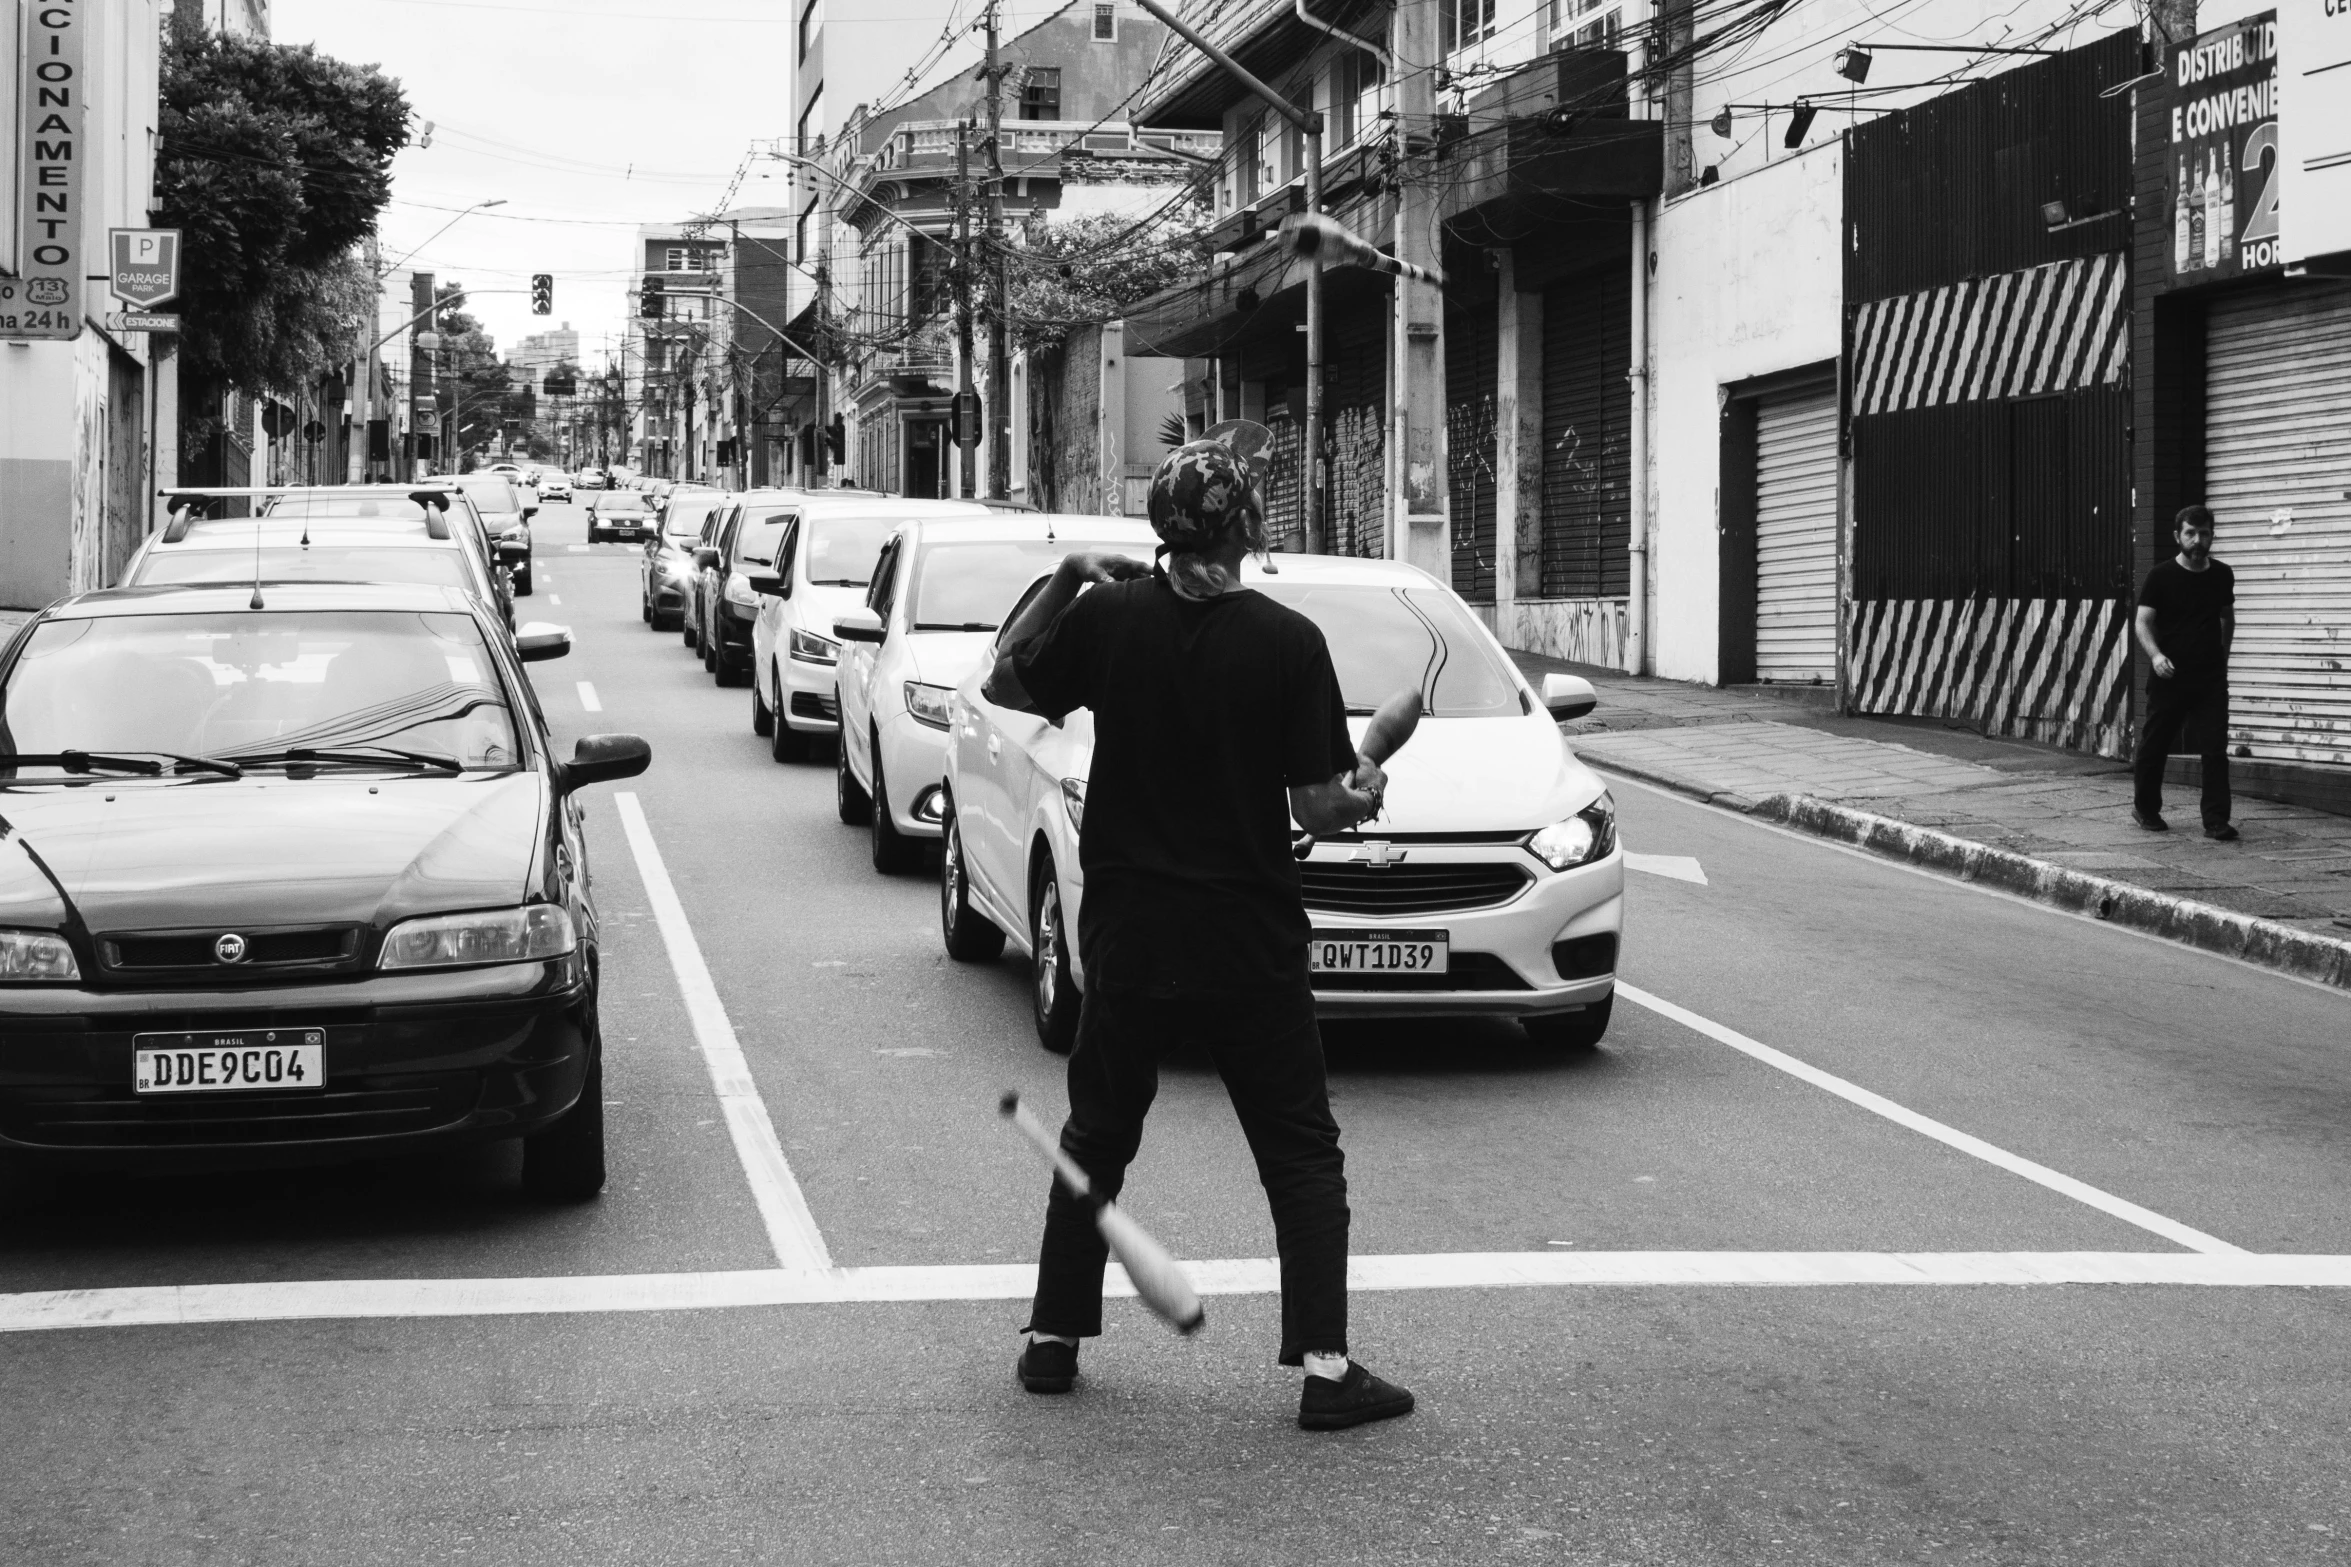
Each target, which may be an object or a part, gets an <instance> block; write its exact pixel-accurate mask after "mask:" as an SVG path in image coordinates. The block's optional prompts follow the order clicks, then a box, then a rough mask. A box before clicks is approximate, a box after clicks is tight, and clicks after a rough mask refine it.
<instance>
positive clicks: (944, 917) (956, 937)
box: [939, 806, 1004, 963]
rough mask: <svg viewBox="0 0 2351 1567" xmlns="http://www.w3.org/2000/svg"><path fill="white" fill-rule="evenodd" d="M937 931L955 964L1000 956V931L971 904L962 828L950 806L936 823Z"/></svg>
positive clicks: (1001, 945) (1001, 943)
mask: <svg viewBox="0 0 2351 1567" xmlns="http://www.w3.org/2000/svg"><path fill="white" fill-rule="evenodd" d="M939 934H940V936H941V937H942V938H944V939H945V941H946V943H947V956H949V957H951V958H953V959H954V960H955V961H956V962H958V963H988V962H992V961H994V960H995V959H997V958H999V957H1002V956H1003V955H1004V932H1002V931H1000V930H998V929H997V928H996V924H995V921H993V920H991V919H989V918H988V917H987V916H986V915H985V914H982V913H981V912H980V911H979V910H977V909H975V908H973V907H972V906H971V879H970V876H969V875H968V873H967V872H966V871H965V870H964V862H963V829H962V828H961V827H959V826H957V825H956V820H955V810H954V808H953V806H950V807H949V808H948V811H947V819H946V820H945V821H943V822H941V823H940V824H939Z"/></svg>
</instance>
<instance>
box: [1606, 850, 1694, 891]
mask: <svg viewBox="0 0 2351 1567" xmlns="http://www.w3.org/2000/svg"><path fill="white" fill-rule="evenodd" d="M1624 868H1625V869H1626V870H1628V871H1646V872H1647V873H1648V874H1650V875H1652V876H1665V877H1670V878H1671V879H1672V880H1674V881H1693V882H1696V883H1697V884H1698V885H1699V886H1701V887H1703V886H1705V885H1707V881H1706V870H1705V867H1703V866H1701V865H1700V864H1699V863H1698V861H1697V860H1696V858H1694V857H1693V856H1691V855H1687V854H1635V853H1634V852H1633V851H1632V850H1630V849H1627V850H1625V853H1624Z"/></svg>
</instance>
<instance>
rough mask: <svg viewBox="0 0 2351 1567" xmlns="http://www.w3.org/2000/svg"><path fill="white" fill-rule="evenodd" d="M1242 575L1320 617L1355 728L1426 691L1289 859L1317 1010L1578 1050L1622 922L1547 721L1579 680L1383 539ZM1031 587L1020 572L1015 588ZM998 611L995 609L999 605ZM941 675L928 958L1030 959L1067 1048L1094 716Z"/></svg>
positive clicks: (1593, 809)
mask: <svg viewBox="0 0 2351 1567" xmlns="http://www.w3.org/2000/svg"><path fill="white" fill-rule="evenodd" d="M1274 561H1275V571H1274V573H1273V574H1271V575H1268V574H1267V573H1266V572H1264V571H1263V570H1261V569H1260V568H1259V567H1258V565H1257V563H1256V562H1254V561H1252V562H1251V563H1250V564H1249V565H1248V566H1247V567H1245V568H1244V570H1243V578H1244V580H1245V581H1246V582H1247V583H1248V585H1249V586H1250V587H1252V588H1254V589H1256V590H1257V591H1259V592H1261V593H1264V594H1266V595H1268V596H1269V597H1272V598H1275V599H1278V600H1280V601H1281V602H1283V603H1285V604H1288V605H1290V606H1292V607H1293V608H1295V609H1297V610H1298V611H1299V612H1301V613H1302V614H1304V615H1305V616H1306V617H1307V618H1308V619H1310V620H1312V621H1313V622H1314V623H1315V624H1316V625H1317V626H1319V627H1321V628H1322V633H1323V636H1324V638H1325V640H1326V641H1327V642H1328V643H1329V645H1330V650H1331V662H1332V663H1333V665H1334V666H1335V667H1336V668H1337V671H1338V676H1339V686H1340V689H1341V691H1342V692H1343V693H1344V695H1345V697H1346V701H1347V711H1348V714H1349V720H1348V722H1349V727H1350V728H1351V729H1353V730H1354V732H1355V734H1356V735H1357V737H1358V738H1360V737H1361V735H1362V732H1363V726H1364V724H1365V723H1366V722H1368V721H1369V719H1370V716H1371V713H1372V711H1373V709H1374V708H1376V707H1377V706H1378V705H1379V704H1380V703H1381V702H1383V701H1385V700H1386V699H1387V698H1388V697H1390V696H1392V695H1394V694H1395V693H1396V692H1397V691H1399V690H1404V689H1407V688H1410V687H1413V686H1416V685H1417V686H1418V687H1419V689H1420V692H1421V698H1422V700H1423V702H1424V703H1425V704H1426V707H1427V716H1426V717H1424V718H1423V719H1422V721H1421V724H1420V728H1419V731H1418V732H1417V733H1416V734H1415V735H1414V737H1413V739H1412V742H1411V743H1410V744H1409V745H1407V746H1405V748H1404V749H1403V750H1402V751H1400V752H1398V753H1397V754H1396V755H1395V757H1394V758H1393V759H1391V760H1390V762H1389V763H1388V796H1387V808H1386V810H1385V811H1384V812H1383V813H1382V814H1381V815H1380V817H1379V818H1378V819H1377V820H1375V821H1371V822H1367V823H1365V824H1364V825H1363V826H1362V827H1360V828H1358V829H1356V830H1355V831H1352V832H1346V833H1340V834H1336V835H1334V836H1332V837H1328V838H1324V839H1322V840H1320V841H1318V842H1314V843H1312V845H1311V847H1310V848H1306V846H1305V845H1303V844H1302V845H1301V847H1302V848H1304V849H1305V857H1304V860H1303V862H1302V863H1301V864H1300V865H1299V877H1300V881H1301V882H1302V884H1303V890H1304V893H1305V899H1306V912H1307V915H1308V917H1309V919H1310V920H1311V921H1312V923H1313V925H1314V935H1313V939H1312V942H1311V944H1310V947H1309V955H1310V960H1311V964H1312V967H1313V970H1314V975H1313V983H1314V993H1315V1003H1316V1010H1317V1011H1318V1012H1320V1013H1321V1014H1322V1015H1323V1016H1325V1017H1432V1016H1438V1017H1459V1016H1490V1017H1505V1018H1515V1019H1518V1020H1519V1021H1520V1022H1521V1023H1523V1024H1524V1025H1525V1027H1526V1030H1527V1033H1528V1034H1529V1036H1530V1037H1532V1038H1533V1039H1535V1040H1536V1041H1537V1042H1539V1043H1543V1044H1550V1045H1556V1046H1559V1047H1562V1048H1568V1049H1589V1048H1590V1047H1592V1046H1593V1045H1596V1044H1597V1043H1599V1040H1600V1037H1601V1035H1602V1034H1603V1033H1605V1032H1606V1030H1607V1027H1608V1016H1609V1011H1610V1006H1611V1003H1612V1002H1613V1000H1614V997H1615V991H1616V957H1617V944H1618V939H1619V937H1620V936H1621V934H1622V931H1623V926H1624V854H1623V852H1622V850H1621V849H1620V848H1619V847H1618V844H1617V835H1616V812H1615V803H1614V801H1612V800H1611V799H1610V798H1609V795H1608V791H1607V790H1606V789H1605V788H1604V787H1602V785H1601V782H1600V780H1599V778H1598V777H1596V776H1595V775H1594V774H1593V773H1592V772H1591V771H1590V770H1589V769H1587V768H1586V767H1585V766H1584V765H1583V764H1582V763H1581V762H1579V761H1577V760H1576V758H1575V755H1574V753H1572V752H1571V751H1569V750H1568V748H1567V743H1566V741H1565V739H1564V738H1563V737H1562V736H1561V735H1560V732H1559V723H1560V721H1561V720H1563V719H1567V718H1574V717H1580V716H1581V715H1583V714H1584V713H1587V712H1590V711H1591V709H1592V706H1593V702H1594V698H1593V693H1592V688H1591V685H1590V683H1589V682H1587V681H1584V680H1580V679H1577V678H1575V677H1573V676H1568V675H1549V676H1546V677H1545V678H1544V682H1543V690H1542V691H1541V692H1540V693H1539V694H1538V693H1537V692H1536V691H1535V689H1534V688H1532V687H1531V686H1529V685H1528V684H1527V682H1526V679H1525V677H1524V676H1522V675H1521V674H1520V673H1519V671H1518V669H1517V666H1515V665H1514V664H1512V663H1511V661H1510V659H1509V657H1508V656H1507V655H1506V654H1504V652H1503V651H1502V648H1501V645H1500V644H1499V643H1497V642H1496V641H1495V640H1494V638H1493V636H1492V634H1491V633H1490V632H1488V631H1487V630H1486V628H1485V627H1484V626H1483V625H1482V624H1480V623H1479V621H1478V619H1477V617H1476V616H1475V615H1474V614H1473V613H1471V611H1470V609H1469V607H1468V606H1467V605H1466V604H1464V603H1463V602H1462V601H1461V600H1460V599H1459V598H1458V597H1456V596H1455V595H1454V593H1453V591H1452V589H1450V588H1448V587H1446V586H1444V585H1443V584H1441V583H1439V582H1438V581H1437V580H1436V579H1435V578H1433V577H1431V576H1429V575H1428V574H1427V573H1426V572H1423V571H1421V570H1419V569H1418V568H1416V567H1412V566H1407V565H1404V564H1402V563H1401V562H1396V561H1382V560H1353V559H1344V558H1340V557H1336V556H1318V555H1279V556H1276V557H1274ZM1032 591H1033V590H1032ZM1008 618H1009V617H1008ZM993 664H994V659H993V656H992V650H991V652H990V653H989V654H984V655H983V657H982V658H981V660H979V661H978V663H977V665H976V666H975V670H974V672H973V673H972V674H971V675H970V676H968V677H967V678H966V679H965V680H964V681H963V682H962V683H961V685H960V686H958V688H957V690H956V693H955V702H954V704H953V707H952V710H951V712H950V715H949V723H950V724H951V725H952V729H951V732H950V735H949V748H948V757H947V777H946V785H945V788H946V798H945V799H944V801H943V802H942V809H943V815H944V821H943V831H944V837H945V846H944V849H943V852H942V854H941V856H940V861H941V865H940V880H939V896H940V917H941V925H942V929H943V933H944V936H945V939H946V944H947V951H948V953H949V955H950V956H952V957H955V958H958V959H962V960H965V961H980V960H985V959H988V958H993V957H994V956H996V954H997V953H998V952H1000V951H1001V950H1002V949H1003V945H1004V941H1005V939H1006V937H1008V936H1009V937H1010V938H1011V940H1012V942H1013V944H1014V945H1015V946H1016V947H1017V948H1019V949H1020V950H1021V951H1022V952H1024V953H1025V954H1026V955H1027V956H1028V959H1029V963H1030V973H1031V979H1032V986H1031V991H1032V996H1033V1000H1034V1005H1035V1012H1036V1022H1037V1033H1038V1037H1039V1038H1040V1039H1041V1040H1043V1042H1044V1043H1045V1045H1046V1047H1047V1048H1049V1049H1053V1050H1064V1051H1065V1050H1067V1049H1069V1047H1070V1045H1071V1044H1072V1043H1073V1042H1074V1040H1075V1038H1076V1034H1077V1013H1078V995H1079V990H1080V987H1081V986H1082V985H1083V983H1084V979H1085V974H1084V969H1083V966H1082V964H1081V963H1080V962H1079V958H1078V953H1077V943H1076V940H1075V933H1076V930H1077V917H1078V908H1079V903H1080V899H1081V898H1082V896H1083V893H1084V885H1083V878H1082V876H1081V874H1080V871H1079V866H1078V854H1077V850H1078V839H1079V834H1080V831H1081V828H1082V824H1083V821H1084V816H1085V801H1086V775H1087V771H1088V768H1089V765H1090V763H1091V760H1092V755H1093V739H1094V728H1093V715H1092V714H1091V713H1089V712H1086V711H1084V710H1083V709H1081V710H1079V711H1078V712H1075V713H1072V714H1070V715H1069V717H1068V718H1067V719H1066V720H1064V721H1063V722H1062V723H1061V724H1059V725H1054V724H1049V723H1047V722H1046V721H1045V720H1044V719H1042V718H1039V717H1036V716H1035V715H1034V714H1030V713H1021V712H1015V711H1012V710H1010V709H1008V708H1003V707H998V706H997V705H995V704H994V703H992V702H990V701H988V700H987V699H986V698H985V697H983V696H982V695H981V694H980V683H981V681H983V680H984V679H985V678H986V676H987V671H988V669H989V668H991V667H993Z"/></svg>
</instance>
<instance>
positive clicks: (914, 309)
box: [906, 234, 948, 321]
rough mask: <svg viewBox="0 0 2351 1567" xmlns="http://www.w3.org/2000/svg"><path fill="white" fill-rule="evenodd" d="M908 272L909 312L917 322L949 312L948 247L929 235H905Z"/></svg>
mask: <svg viewBox="0 0 2351 1567" xmlns="http://www.w3.org/2000/svg"><path fill="white" fill-rule="evenodd" d="M906 275H907V278H908V280H909V281H910V282H911V284H912V286H913V287H912V293H911V296H910V297H909V298H908V300H907V315H908V316H909V317H911V318H912V319H913V320H915V321H923V320H927V319H929V318H930V317H932V316H943V315H945V314H946V313H947V308H948V299H947V247H946V246H944V245H942V244H940V243H939V242H938V241H937V240H935V239H932V238H931V237H930V236H929V235H927V234H909V235H907V236H906Z"/></svg>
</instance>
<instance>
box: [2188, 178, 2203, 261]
mask: <svg viewBox="0 0 2351 1567" xmlns="http://www.w3.org/2000/svg"><path fill="white" fill-rule="evenodd" d="M2203 265H2204V160H2203V159H2202V158H2198V159H2197V160H2196V175H2195V178H2193V179H2191V180H2189V181H2188V270H2189V271H2191V272H2194V271H2197V270H2199V269H2200V268H2202V267H2203Z"/></svg>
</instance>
